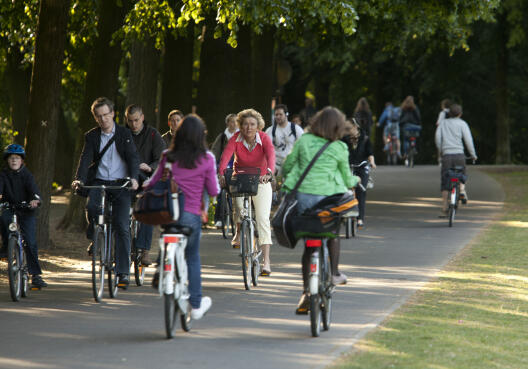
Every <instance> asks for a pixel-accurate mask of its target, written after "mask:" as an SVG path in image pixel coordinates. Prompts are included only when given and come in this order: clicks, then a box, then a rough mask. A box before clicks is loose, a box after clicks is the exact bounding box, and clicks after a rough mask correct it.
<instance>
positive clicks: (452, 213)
mask: <svg viewBox="0 0 528 369" xmlns="http://www.w3.org/2000/svg"><path fill="white" fill-rule="evenodd" d="M455 213H456V210H455V207H454V206H453V205H449V214H448V217H449V226H450V227H452V226H453V222H454V221H455Z"/></svg>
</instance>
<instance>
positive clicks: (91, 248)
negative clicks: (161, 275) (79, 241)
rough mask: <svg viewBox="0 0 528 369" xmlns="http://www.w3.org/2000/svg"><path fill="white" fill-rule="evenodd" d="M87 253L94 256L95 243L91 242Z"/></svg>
mask: <svg viewBox="0 0 528 369" xmlns="http://www.w3.org/2000/svg"><path fill="white" fill-rule="evenodd" d="M86 252H87V253H88V255H89V256H92V254H93V242H91V243H90V244H89V245H88V247H87V248H86Z"/></svg>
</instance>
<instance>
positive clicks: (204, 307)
mask: <svg viewBox="0 0 528 369" xmlns="http://www.w3.org/2000/svg"><path fill="white" fill-rule="evenodd" d="M212 304H213V302H212V301H211V298H210V297H209V296H204V297H202V303H201V304H200V307H199V308H198V309H192V310H191V318H192V319H193V320H198V319H202V317H203V316H204V315H205V314H206V313H207V311H208V310H209V309H210V308H211V305H212Z"/></svg>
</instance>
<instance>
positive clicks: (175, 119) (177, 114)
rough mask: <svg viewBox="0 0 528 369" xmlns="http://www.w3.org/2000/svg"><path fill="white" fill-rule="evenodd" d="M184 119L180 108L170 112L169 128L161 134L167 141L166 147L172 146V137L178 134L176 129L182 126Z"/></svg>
mask: <svg viewBox="0 0 528 369" xmlns="http://www.w3.org/2000/svg"><path fill="white" fill-rule="evenodd" d="M182 119H183V113H182V112H181V111H179V110H178V109H174V110H172V111H171V112H170V113H169V117H168V121H167V124H168V126H169V130H168V131H167V132H165V133H164V134H163V135H162V136H161V137H162V138H163V141H165V147H170V144H171V141H172V138H173V137H174V135H175V134H176V130H177V129H178V127H179V126H180V124H181V121H182Z"/></svg>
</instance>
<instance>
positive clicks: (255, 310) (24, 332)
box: [0, 166, 503, 369]
mask: <svg viewBox="0 0 528 369" xmlns="http://www.w3.org/2000/svg"><path fill="white" fill-rule="evenodd" d="M469 175H470V181H471V182H470V184H469V187H468V188H469V191H468V193H469V197H470V201H469V204H468V205H467V206H465V207H462V209H461V211H460V212H459V214H458V217H457V219H456V221H455V225H454V227H453V228H448V227H447V220H445V219H438V217H437V215H438V213H439V205H440V202H439V199H438V195H439V179H438V177H439V168H438V167H433V166H424V167H422V166H419V167H416V168H414V169H407V168H403V167H379V168H378V170H377V171H376V172H375V174H374V176H375V180H376V185H375V188H374V189H373V190H371V191H370V192H369V194H368V200H369V203H368V207H367V221H366V223H367V227H366V228H365V229H364V230H363V231H361V233H360V235H359V236H358V237H357V238H354V239H351V240H343V241H342V253H341V270H342V271H343V272H344V273H346V274H347V275H348V277H349V281H348V284H347V285H346V286H340V287H339V288H337V291H336V293H335V295H334V299H333V317H332V325H331V329H330V331H328V332H322V333H321V336H320V337H319V338H312V337H311V336H310V325H309V318H308V316H296V315H294V313H293V312H294V309H295V306H296V303H297V300H298V298H299V296H300V291H301V276H300V258H301V254H302V247H301V246H297V248H296V249H295V250H293V251H291V250H287V249H284V248H281V247H280V246H274V248H273V249H272V268H273V270H272V275H271V277H269V278H261V285H260V286H259V287H257V288H255V289H253V290H252V291H245V290H244V287H243V282H242V276H241V270H240V269H241V268H240V258H239V257H238V256H237V251H236V250H232V249H231V248H230V247H229V245H228V242H227V241H224V240H223V239H221V235H220V233H219V232H209V233H208V234H206V235H204V237H203V242H202V264H203V273H204V280H203V285H204V293H205V294H207V295H209V296H211V297H212V299H213V307H212V309H211V311H210V312H209V313H208V315H207V316H205V317H204V318H203V319H202V320H200V321H196V322H194V325H193V328H192V330H191V332H190V333H184V332H183V331H182V330H181V329H180V328H179V327H177V331H176V337H175V338H174V339H172V340H166V339H165V334H164V328H163V324H164V323H163V309H162V308H163V306H162V300H161V299H159V298H158V297H157V296H156V294H155V293H154V291H153V290H152V288H150V287H149V286H144V287H135V286H134V287H131V288H130V289H129V291H127V292H124V293H120V295H119V296H118V298H117V299H110V298H109V297H108V292H107V290H105V297H104V301H103V302H102V303H95V302H94V301H93V298H92V296H91V281H90V273H89V264H88V263H85V264H83V265H82V267H83V268H84V270H82V271H80V272H79V273H75V274H71V273H70V274H60V273H59V274H56V275H46V279H47V281H48V282H49V284H50V287H48V288H47V289H46V290H45V291H40V292H31V293H30V296H29V297H28V298H26V299H24V300H23V301H21V302H20V303H13V302H11V301H10V298H9V292H8V289H7V286H6V285H5V284H2V285H1V286H0V326H1V327H2V339H1V344H0V368H29V367H31V368H128V369H130V368H138V369H139V368H151V369H154V368H168V367H177V368H190V367H192V368H215V369H218V368H233V369H238V368H240V369H242V368H244V369H247V368H274V369H280V368H288V369H291V368H323V367H325V366H326V365H328V364H329V363H330V362H332V361H333V360H335V358H337V357H338V356H339V354H340V353H341V352H343V351H345V350H348V349H349V348H350V347H351V346H352V345H353V344H354V343H355V342H356V341H357V340H358V339H359V338H361V337H362V336H363V335H364V334H365V333H366V332H367V331H369V330H370V329H372V328H374V327H375V326H376V325H377V324H379V322H381V321H382V320H383V319H385V318H386V317H387V316H388V315H389V314H390V313H391V312H392V311H393V310H394V309H395V308H397V307H398V306H399V305H401V304H402V303H403V302H405V300H406V299H407V298H409V297H410V296H411V295H412V294H413V293H414V292H415V291H416V290H417V289H419V288H420V287H422V286H423V284H424V283H425V282H426V281H427V280H429V279H430V278H431V277H432V276H434V274H435V273H436V272H437V271H438V270H439V269H441V268H442V266H443V265H445V263H446V262H447V261H449V259H450V258H452V257H453V256H454V255H455V254H456V253H457V252H458V251H459V250H460V249H462V248H463V247H464V246H465V245H466V244H467V243H468V242H469V241H470V240H471V239H472V238H473V237H474V236H475V235H476V234H477V233H478V232H480V231H481V230H482V228H483V227H484V226H485V225H486V224H487V223H488V222H489V220H490V219H492V218H493V216H494V215H495V214H497V211H498V210H500V208H501V206H502V205H501V201H502V199H503V193H502V190H501V189H500V186H499V185H498V184H497V183H496V182H495V181H494V180H492V179H491V178H490V177H488V176H486V175H485V174H483V173H481V172H479V171H478V170H477V168H476V167H471V168H470V169H469ZM151 274H152V270H149V275H148V281H149V282H150V276H151Z"/></svg>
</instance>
